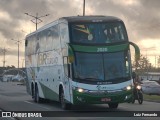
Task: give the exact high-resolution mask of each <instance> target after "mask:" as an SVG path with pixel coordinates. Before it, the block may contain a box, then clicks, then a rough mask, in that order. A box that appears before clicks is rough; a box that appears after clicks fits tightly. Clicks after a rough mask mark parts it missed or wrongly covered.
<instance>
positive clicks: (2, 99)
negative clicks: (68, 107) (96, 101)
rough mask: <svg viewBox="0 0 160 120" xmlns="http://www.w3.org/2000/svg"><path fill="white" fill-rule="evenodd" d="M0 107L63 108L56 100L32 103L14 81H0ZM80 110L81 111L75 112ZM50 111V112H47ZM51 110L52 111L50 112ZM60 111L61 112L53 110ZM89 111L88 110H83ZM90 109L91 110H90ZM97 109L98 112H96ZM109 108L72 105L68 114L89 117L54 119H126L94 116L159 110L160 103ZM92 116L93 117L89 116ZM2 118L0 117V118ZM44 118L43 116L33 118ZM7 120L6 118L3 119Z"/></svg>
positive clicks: (39, 109)
mask: <svg viewBox="0 0 160 120" xmlns="http://www.w3.org/2000/svg"><path fill="white" fill-rule="evenodd" d="M0 109H1V110H3V111H48V113H50V114H56V115H57V114H61V113H62V112H63V110H62V109H61V107H60V104H59V103H57V102H53V101H52V102H49V103H43V104H37V103H34V102H33V100H32V98H31V96H29V95H28V94H27V93H26V88H25V86H23V85H18V83H16V82H0ZM77 110H80V111H81V112H75V111H77ZM49 111H50V112H49ZM51 111H52V112H51ZM53 111H61V112H53ZM85 111H90V112H85ZM91 111H92V112H91ZM97 111H98V112H97ZM109 111H111V109H109V108H108V105H88V106H74V107H73V111H71V112H69V113H70V114H76V115H78V116H90V117H56V118H55V117H54V120H55V119H65V120H66V119H68V120H70V119H71V120H72V119H76V120H94V119H95V120H97V119H98V120H99V119H102V120H105V119H107V118H108V119H117V118H118V119H119V120H127V119H128V117H114V118H113V117H98V118H97V117H96V116H97V115H98V116H101V115H102V116H103V115H104V114H108V115H110V114H118V113H120V112H123V111H125V114H127V112H126V111H141V112H140V113H142V112H144V111H160V103H155V102H147V101H144V103H143V104H142V105H139V104H138V103H137V102H136V103H135V104H131V103H123V104H120V105H119V107H118V109H117V110H112V111H115V113H113V112H112V113H111V112H109ZM91 116H94V117H91ZM1 119H2V120H3V119H4V118H0V120H1ZM19 119H20V120H31V118H19ZM35 119H36V120H44V118H41V119H40V118H34V119H33V120H35ZM46 119H47V120H53V118H51V117H50V118H46ZM130 119H131V120H132V119H136V120H139V119H143V120H146V119H148V120H153V119H157V120H158V118H151V117H149V118H146V117H130ZM4 120H7V119H4Z"/></svg>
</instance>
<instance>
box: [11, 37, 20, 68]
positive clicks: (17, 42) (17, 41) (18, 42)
mask: <svg viewBox="0 0 160 120" xmlns="http://www.w3.org/2000/svg"><path fill="white" fill-rule="evenodd" d="M11 40H13V41H16V44H17V45H18V70H19V44H20V43H21V41H20V40H19V39H18V40H15V39H11Z"/></svg>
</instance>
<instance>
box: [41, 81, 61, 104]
mask: <svg viewBox="0 0 160 120" xmlns="http://www.w3.org/2000/svg"><path fill="white" fill-rule="evenodd" d="M39 83H40V82H39ZM40 85H41V88H42V91H43V94H44V97H45V98H46V99H50V100H55V101H59V95H58V94H57V93H56V92H54V91H53V90H51V89H50V88H48V87H47V86H45V85H43V84H42V83H40Z"/></svg>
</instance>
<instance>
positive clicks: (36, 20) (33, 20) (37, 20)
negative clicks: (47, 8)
mask: <svg viewBox="0 0 160 120" xmlns="http://www.w3.org/2000/svg"><path fill="white" fill-rule="evenodd" d="M24 14H26V15H28V16H30V17H32V18H34V19H32V20H31V22H33V23H34V24H36V30H37V25H38V24H39V23H41V22H43V21H42V20H41V19H40V18H42V17H47V16H49V14H46V15H43V16H38V13H36V16H34V15H31V14H29V13H24Z"/></svg>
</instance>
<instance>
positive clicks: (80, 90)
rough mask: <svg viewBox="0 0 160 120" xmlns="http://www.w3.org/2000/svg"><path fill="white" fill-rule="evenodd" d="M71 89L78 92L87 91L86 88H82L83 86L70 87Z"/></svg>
mask: <svg viewBox="0 0 160 120" xmlns="http://www.w3.org/2000/svg"><path fill="white" fill-rule="evenodd" d="M72 89H73V90H75V91H77V92H79V93H87V92H88V90H86V89H83V88H78V87H72Z"/></svg>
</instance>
